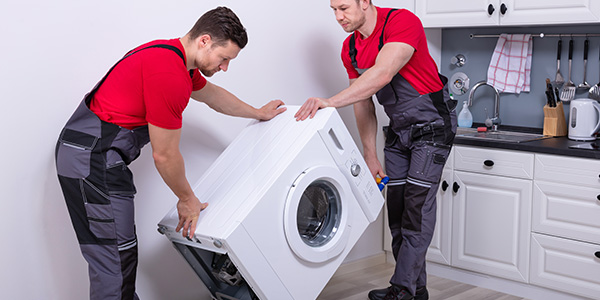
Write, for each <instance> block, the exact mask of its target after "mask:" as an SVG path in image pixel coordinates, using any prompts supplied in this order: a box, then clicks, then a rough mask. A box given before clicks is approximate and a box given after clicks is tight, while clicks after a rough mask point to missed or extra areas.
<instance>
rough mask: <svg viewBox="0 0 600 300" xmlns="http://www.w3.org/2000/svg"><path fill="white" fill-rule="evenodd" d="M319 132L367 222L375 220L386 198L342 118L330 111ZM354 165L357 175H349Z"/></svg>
mask: <svg viewBox="0 0 600 300" xmlns="http://www.w3.org/2000/svg"><path fill="white" fill-rule="evenodd" d="M319 135H320V136H321V139H322V140H323V143H324V144H325V146H326V147H327V149H328V150H329V153H330V154H331V156H332V157H333V159H334V160H335V162H336V164H337V166H338V167H339V168H340V170H341V171H342V174H343V175H344V176H345V177H346V179H347V180H348V182H349V183H350V186H351V187H352V192H353V193H354V195H355V196H356V199H357V200H358V203H359V204H360V207H361V208H362V211H363V213H364V214H365V216H366V217H367V219H368V220H369V222H373V221H375V220H376V219H377V217H378V216H379V213H380V212H381V209H382V208H383V204H384V202H385V200H384V198H383V195H382V194H381V192H380V191H379V188H378V187H377V184H376V183H375V180H374V179H373V177H372V176H371V172H370V171H369V167H368V166H367V163H366V162H365V160H364V158H363V156H362V154H361V152H360V150H359V149H358V147H357V146H356V143H354V140H353V139H352V136H351V135H350V133H349V132H348V130H347V129H346V126H345V125H344V122H343V121H342V118H341V117H340V116H339V115H338V114H333V115H332V116H331V117H330V118H329V120H328V121H327V123H326V124H325V126H323V128H322V129H320V130H319ZM355 166H359V168H358V170H359V173H358V174H352V169H353V168H354V170H355V171H356V170H357V169H356V168H355Z"/></svg>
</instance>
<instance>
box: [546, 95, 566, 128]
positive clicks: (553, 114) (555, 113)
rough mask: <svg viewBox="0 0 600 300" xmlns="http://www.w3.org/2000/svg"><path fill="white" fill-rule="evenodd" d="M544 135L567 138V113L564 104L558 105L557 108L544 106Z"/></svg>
mask: <svg viewBox="0 0 600 300" xmlns="http://www.w3.org/2000/svg"><path fill="white" fill-rule="evenodd" d="M543 134H544V135H550V136H566V135H567V121H566V120H565V111H564V109H563V104H562V102H559V103H557V104H556V107H550V106H548V105H547V104H546V105H544V133H543Z"/></svg>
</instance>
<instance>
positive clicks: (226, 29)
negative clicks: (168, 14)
mask: <svg viewBox="0 0 600 300" xmlns="http://www.w3.org/2000/svg"><path fill="white" fill-rule="evenodd" d="M203 34H208V35H210V37H211V38H212V39H213V41H214V42H215V44H217V45H224V44H225V43H226V42H227V41H232V42H234V43H235V44H236V45H237V46H238V47H240V49H242V48H244V47H245V46H246V44H248V34H247V33H246V28H244V26H243V25H242V22H240V19H239V18H238V17H237V16H236V15H235V13H234V12H233V11H232V10H231V9H229V8H227V7H224V6H219V7H217V8H215V9H212V10H209V11H207V12H206V13H204V14H203V15H202V16H201V17H200V19H198V21H196V24H194V27H192V29H191V30H190V32H189V33H188V35H189V37H190V39H192V40H194V39H196V38H197V37H199V36H201V35H203Z"/></svg>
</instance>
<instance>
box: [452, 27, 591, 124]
mask: <svg viewBox="0 0 600 300" xmlns="http://www.w3.org/2000/svg"><path fill="white" fill-rule="evenodd" d="M598 31H600V29H599V28H598V26H597V25H596V26H593V25H589V26H588V25H586V26H544V27H526V28H523V27H518V28H517V27H494V28H489V27H487V28H480V27H478V28H459V29H443V30H442V60H441V66H440V69H441V73H442V74H444V75H445V76H446V77H448V79H450V77H452V75H453V74H454V73H456V72H463V73H465V74H466V75H467V76H468V77H469V80H470V83H469V87H472V86H474V85H475V84H476V83H477V82H479V81H482V80H483V81H485V80H487V70H488V66H489V64H490V59H491V57H492V53H493V51H494V48H495V46H496V42H497V41H498V38H496V37H492V38H470V36H471V34H478V35H479V34H492V35H497V34H501V33H531V34H539V33H545V34H554V33H559V34H571V33H572V34H586V33H588V34H592V33H594V34H598V33H599V32H598ZM558 39H559V38H558V37H544V38H540V37H539V36H534V37H533V55H532V64H531V91H530V92H528V93H521V94H519V95H516V94H508V93H502V94H500V119H501V120H502V123H501V125H500V129H502V125H511V126H522V127H533V128H542V127H543V121H544V112H543V106H544V105H545V104H546V96H545V94H544V92H545V90H546V85H545V80H546V78H550V80H552V81H553V80H554V78H555V76H556V51H557V44H558ZM569 40H570V37H569V36H564V37H562V55H561V66H560V71H561V74H562V75H563V77H564V78H565V80H567V78H568V71H569V70H568V53H569V51H568V44H569ZM573 41H574V51H573V61H572V76H571V80H572V81H573V82H574V83H575V85H578V84H580V83H582V82H583V69H584V67H583V65H584V63H583V44H584V41H585V37H573ZM589 42H590V46H589V52H588V65H587V78H586V79H587V82H588V83H589V84H590V85H592V86H593V85H594V84H596V83H598V81H600V59H599V55H600V37H589ZM457 54H462V55H464V56H465V57H466V63H465V64H464V65H463V66H462V67H456V66H455V65H453V64H452V63H451V62H450V61H451V59H452V57H454V56H455V55H457ZM469 92H470V89H469V91H467V92H466V93H465V94H464V95H456V94H455V95H454V98H455V99H457V100H459V105H458V108H457V110H458V111H457V113H458V112H460V109H461V108H462V101H464V100H467V99H468V95H469ZM587 96H588V89H577V93H576V95H575V98H587ZM564 104H565V117H566V119H567V120H568V109H569V105H568V102H566V103H564ZM486 108H487V111H488V115H489V116H490V117H492V115H493V111H494V93H493V91H492V89H491V88H489V87H481V88H479V89H477V92H476V94H475V97H474V99H473V105H472V106H471V107H470V110H471V113H472V114H473V122H475V123H483V122H484V121H485V119H486V114H485V109H486Z"/></svg>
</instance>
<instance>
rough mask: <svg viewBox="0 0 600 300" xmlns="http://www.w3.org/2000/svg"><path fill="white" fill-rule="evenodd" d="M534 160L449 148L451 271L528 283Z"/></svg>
mask: <svg viewBox="0 0 600 300" xmlns="http://www.w3.org/2000/svg"><path fill="white" fill-rule="evenodd" d="M533 165H534V154H532V153H525V152H519V151H509V150H495V149H488V148H479V147H464V146H458V147H455V153H454V177H453V180H454V182H455V183H456V185H457V191H456V193H455V195H454V197H453V203H452V205H453V214H452V250H451V253H452V261H451V263H452V266H454V267H459V268H464V269H467V270H470V271H476V272H481V273H484V274H488V275H494V276H497V277H502V278H507V279H511V280H515V281H520V282H528V278H529V242H530V233H531V199H532V191H533V182H532V180H531V179H532V178H533Z"/></svg>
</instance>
